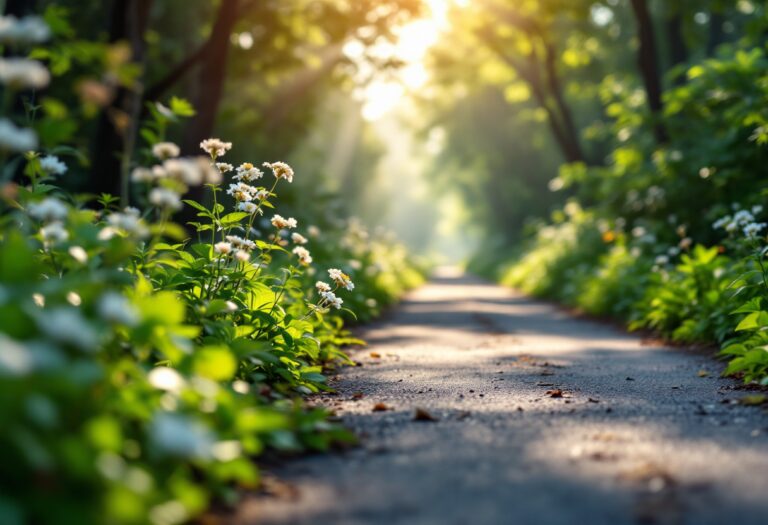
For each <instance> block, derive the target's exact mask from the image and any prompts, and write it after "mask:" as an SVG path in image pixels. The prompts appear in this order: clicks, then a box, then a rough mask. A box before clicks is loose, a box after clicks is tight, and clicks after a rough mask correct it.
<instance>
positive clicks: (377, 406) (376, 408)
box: [373, 403, 390, 412]
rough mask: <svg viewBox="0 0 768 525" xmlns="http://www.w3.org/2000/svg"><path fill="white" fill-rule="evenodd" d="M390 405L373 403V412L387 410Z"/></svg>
mask: <svg viewBox="0 0 768 525" xmlns="http://www.w3.org/2000/svg"><path fill="white" fill-rule="evenodd" d="M389 409H390V407H389V406H387V405H385V404H384V403H376V404H375V405H373V412H385V411H387V410H389Z"/></svg>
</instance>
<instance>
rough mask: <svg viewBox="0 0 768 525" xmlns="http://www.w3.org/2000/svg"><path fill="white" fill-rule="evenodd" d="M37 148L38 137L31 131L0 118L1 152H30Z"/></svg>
mask: <svg viewBox="0 0 768 525" xmlns="http://www.w3.org/2000/svg"><path fill="white" fill-rule="evenodd" d="M36 147H37V135H36V134H35V132H34V131H32V130H31V129H25V128H18V127H16V125H15V124H14V123H13V122H11V121H10V120H8V119H7V118H0V150H7V151H30V150H33V149H35V148H36Z"/></svg>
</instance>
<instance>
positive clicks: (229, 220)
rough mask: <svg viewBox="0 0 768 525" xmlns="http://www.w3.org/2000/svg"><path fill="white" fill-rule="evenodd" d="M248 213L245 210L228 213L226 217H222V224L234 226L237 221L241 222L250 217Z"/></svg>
mask: <svg viewBox="0 0 768 525" xmlns="http://www.w3.org/2000/svg"><path fill="white" fill-rule="evenodd" d="M248 215H249V214H248V213H245V212H244V211H235V212H232V213H228V214H227V215H225V216H224V217H222V218H221V225H222V226H225V227H226V226H232V225H235V224H237V223H239V222H240V221H241V220H243V219H245V218H246V217H248Z"/></svg>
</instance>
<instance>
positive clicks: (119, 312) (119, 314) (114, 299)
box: [97, 292, 139, 326]
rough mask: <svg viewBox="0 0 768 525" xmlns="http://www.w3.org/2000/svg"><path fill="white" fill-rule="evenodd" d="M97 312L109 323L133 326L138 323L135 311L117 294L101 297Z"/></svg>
mask: <svg viewBox="0 0 768 525" xmlns="http://www.w3.org/2000/svg"><path fill="white" fill-rule="evenodd" d="M97 311H98V313H99V316H100V317H101V318H102V319H104V320H105V321H107V322H109V323H114V324H122V325H125V326H135V325H136V324H137V323H138V322H139V314H138V313H137V312H136V309H135V308H134V307H133V305H131V303H130V301H128V299H127V298H125V297H124V296H123V295H122V294H119V293H117V292H107V293H105V294H104V295H102V296H101V298H100V299H99V304H98V308H97Z"/></svg>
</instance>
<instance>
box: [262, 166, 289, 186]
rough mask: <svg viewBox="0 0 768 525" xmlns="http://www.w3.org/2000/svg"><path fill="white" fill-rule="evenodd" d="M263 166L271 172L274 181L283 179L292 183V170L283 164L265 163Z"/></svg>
mask: <svg viewBox="0 0 768 525" xmlns="http://www.w3.org/2000/svg"><path fill="white" fill-rule="evenodd" d="M264 166H265V167H267V168H269V169H271V170H272V174H273V175H274V176H275V178H276V179H285V180H287V181H288V182H293V168H291V167H290V166H289V165H288V164H286V163H285V162H265V163H264Z"/></svg>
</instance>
